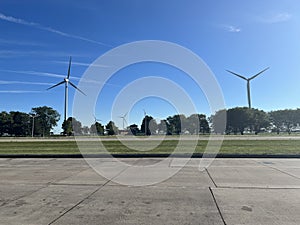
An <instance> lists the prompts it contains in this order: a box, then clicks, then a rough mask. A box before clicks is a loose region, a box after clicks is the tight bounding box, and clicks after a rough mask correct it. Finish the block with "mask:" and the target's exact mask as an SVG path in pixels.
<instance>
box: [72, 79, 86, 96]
mask: <svg viewBox="0 0 300 225" xmlns="http://www.w3.org/2000/svg"><path fill="white" fill-rule="evenodd" d="M69 84H70V85H71V86H73V88H75V89H76V90H78V91H79V92H81V93H82V94H83V95H85V96H86V94H85V93H84V92H83V91H82V90H80V89H79V88H78V87H76V86H75V84H73V83H72V82H71V81H69Z"/></svg>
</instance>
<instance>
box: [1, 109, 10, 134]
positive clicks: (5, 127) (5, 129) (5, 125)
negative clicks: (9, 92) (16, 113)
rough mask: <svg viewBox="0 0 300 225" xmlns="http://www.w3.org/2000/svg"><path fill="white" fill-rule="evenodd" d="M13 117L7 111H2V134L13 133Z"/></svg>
mask: <svg viewBox="0 0 300 225" xmlns="http://www.w3.org/2000/svg"><path fill="white" fill-rule="evenodd" d="M11 122H12V118H11V115H10V114H9V113H7V112H5V111H3V112H1V113H0V135H1V136H3V135H4V134H8V135H12V127H11Z"/></svg>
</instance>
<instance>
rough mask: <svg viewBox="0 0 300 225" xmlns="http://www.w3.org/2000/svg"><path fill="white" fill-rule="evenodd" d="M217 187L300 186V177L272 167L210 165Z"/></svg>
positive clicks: (210, 171) (209, 169) (210, 172)
mask: <svg viewBox="0 0 300 225" xmlns="http://www.w3.org/2000/svg"><path fill="white" fill-rule="evenodd" d="M208 172H209V174H210V175H211V177H212V178H213V180H214V182H215V183H216V185H217V187H252V188H300V179H297V178H295V177H293V176H290V175H288V174H286V173H283V172H281V171H279V170H276V169H273V168H270V167H266V166H263V167H252V166H248V165H245V166H244V167H235V166H231V167H209V168H208Z"/></svg>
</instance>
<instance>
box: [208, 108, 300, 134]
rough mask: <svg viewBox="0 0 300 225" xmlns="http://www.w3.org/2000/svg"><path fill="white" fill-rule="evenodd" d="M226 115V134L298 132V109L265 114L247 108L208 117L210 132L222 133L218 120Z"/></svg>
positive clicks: (223, 111) (299, 115) (220, 112)
mask: <svg viewBox="0 0 300 225" xmlns="http://www.w3.org/2000/svg"><path fill="white" fill-rule="evenodd" d="M224 114H225V115H226V118H227V124H226V130H225V132H226V134H238V133H240V134H242V135H243V134H244V133H245V132H250V133H255V134H258V133H260V132H276V133H277V134H279V133H280V132H287V133H289V134H290V133H291V132H300V126H299V124H300V109H285V110H276V111H271V112H265V111H263V110H259V109H253V108H248V107H235V108H231V109H227V110H226V109H224V110H220V111H218V112H216V113H215V114H214V115H212V116H211V117H210V122H211V124H212V130H213V131H214V132H215V133H220V132H223V131H222V130H220V127H218V120H220V118H222V117H223V116H224Z"/></svg>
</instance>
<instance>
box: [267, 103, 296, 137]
mask: <svg viewBox="0 0 300 225" xmlns="http://www.w3.org/2000/svg"><path fill="white" fill-rule="evenodd" d="M269 117H270V121H271V122H272V124H273V125H274V126H275V127H276V130H277V133H278V134H279V132H280V131H281V130H285V131H287V132H290V130H291V128H292V127H293V126H295V125H297V124H299V123H300V109H296V110H293V109H285V110H276V111H271V112H269Z"/></svg>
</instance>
